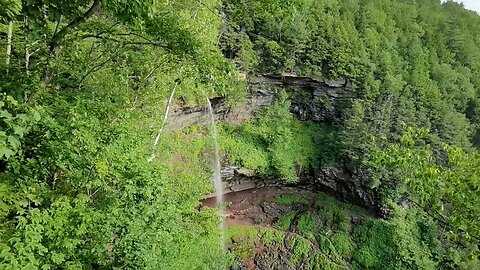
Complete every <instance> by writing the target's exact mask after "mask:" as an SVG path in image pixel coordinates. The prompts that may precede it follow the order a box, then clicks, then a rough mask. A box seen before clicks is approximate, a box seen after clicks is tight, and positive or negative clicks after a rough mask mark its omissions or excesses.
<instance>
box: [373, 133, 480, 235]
mask: <svg viewBox="0 0 480 270" xmlns="http://www.w3.org/2000/svg"><path fill="white" fill-rule="evenodd" d="M427 134H428V131H426V130H415V129H407V131H406V132H405V134H403V135H402V136H401V137H400V139H399V142H398V143H397V144H391V145H390V146H389V147H388V148H386V149H385V150H384V151H382V150H380V149H376V151H375V152H373V153H372V156H371V163H372V167H375V168H377V172H378V173H379V174H381V175H382V176H381V177H382V178H383V179H385V180H389V179H392V178H393V179H397V180H400V181H401V183H402V184H403V185H404V189H403V193H405V192H408V193H407V194H412V198H413V199H414V201H416V202H418V204H419V205H421V206H422V207H425V209H426V210H427V211H429V212H431V213H432V214H434V215H435V216H436V217H437V218H439V219H441V220H443V221H445V222H448V223H449V224H450V225H451V226H452V228H451V229H453V230H455V233H462V234H464V237H466V238H467V239H469V238H470V236H471V235H473V236H474V237H478V234H479V232H480V228H479V226H480V220H479V219H478V212H479V211H480V208H479V205H480V201H478V196H476V195H475V193H476V190H475V189H472V188H471V187H475V186H478V185H479V180H478V179H479V176H478V166H479V165H480V163H479V160H480V159H479V155H478V153H477V152H474V153H468V152H465V151H464V150H462V149H461V148H459V147H455V146H450V145H447V144H443V143H442V144H441V145H435V144H425V140H426V139H428V137H426V136H427ZM427 142H428V141H427Z"/></svg>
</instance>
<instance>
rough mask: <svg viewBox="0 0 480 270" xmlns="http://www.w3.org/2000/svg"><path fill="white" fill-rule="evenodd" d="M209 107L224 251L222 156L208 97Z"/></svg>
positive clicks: (216, 194)
mask: <svg viewBox="0 0 480 270" xmlns="http://www.w3.org/2000/svg"><path fill="white" fill-rule="evenodd" d="M207 105H208V110H209V112H210V117H211V124H212V133H213V134H212V135H213V142H214V151H215V153H214V154H215V155H214V156H213V184H214V187H215V197H216V199H217V206H219V209H218V215H219V216H220V217H221V219H222V220H221V222H220V225H219V227H220V243H221V246H222V249H224V248H225V220H224V219H225V218H224V213H223V206H222V203H223V184H222V177H221V175H220V169H221V167H220V155H219V147H218V132H217V126H216V125H215V115H214V113H213V109H212V103H211V102H210V99H208V97H207Z"/></svg>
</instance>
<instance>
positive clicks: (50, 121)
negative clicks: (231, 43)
mask: <svg viewBox="0 0 480 270" xmlns="http://www.w3.org/2000/svg"><path fill="white" fill-rule="evenodd" d="M27 2H28V1H27ZM27 2H23V9H22V10H21V11H20V13H19V14H18V18H17V19H20V18H21V20H16V21H15V24H14V26H15V27H14V32H13V44H12V54H11V57H12V59H11V61H10V64H9V65H8V66H6V65H5V64H4V63H5V61H2V62H1V63H0V70H1V71H2V72H0V74H1V75H0V89H1V92H2V93H5V94H2V96H1V101H0V102H1V103H0V105H1V106H0V128H1V129H0V133H1V134H0V148H1V147H3V148H1V149H0V155H1V156H0V268H1V269H12V270H13V269H23V268H24V269H97V268H101V269H198V268H200V269H211V268H218V269H220V268H225V267H226V266H225V265H226V264H227V263H229V261H228V260H229V258H228V256H227V257H226V256H225V254H223V252H222V251H221V250H220V248H219V246H220V241H219V239H220V237H219V236H220V235H219V231H218V222H219V220H218V216H217V213H216V211H214V210H205V211H198V209H197V208H198V206H199V200H200V199H201V198H202V196H203V195H204V194H206V193H209V192H211V189H212V187H211V183H210V176H211V169H210V166H209V162H208V157H206V156H205V153H207V152H209V151H211V148H212V144H211V141H210V139H209V138H207V137H205V136H198V133H202V134H205V131H204V130H194V129H193V130H189V131H185V132H184V133H179V134H169V133H167V134H162V139H161V141H160V143H159V144H158V145H157V148H156V149H153V151H154V152H155V154H156V155H155V156H156V159H154V160H153V161H152V162H148V161H147V159H148V157H149V156H150V155H151V152H152V144H153V141H154V139H155V136H156V135H157V132H158V130H159V128H160V125H161V123H162V118H163V115H164V109H165V103H166V100H167V99H168V97H169V95H170V93H171V91H172V89H173V88H174V87H175V85H177V86H176V95H175V98H176V100H177V98H178V99H182V100H183V101H185V103H186V104H195V103H196V102H197V101H201V102H202V104H203V102H204V100H205V97H206V96H208V95H229V94H232V95H231V96H232V97H239V96H242V93H244V92H243V89H242V88H239V87H238V86H235V84H234V81H236V79H235V78H236V74H235V68H234V65H233V63H230V62H229V61H228V60H226V59H224V58H223V57H222V55H221V53H220V50H219V49H217V48H216V47H215V44H216V41H217V38H218V37H217V28H218V27H219V25H220V18H219V16H218V14H216V13H212V12H211V11H210V10H209V9H208V8H215V7H217V5H218V3H217V2H216V1H203V2H202V3H203V4H204V5H201V6H197V5H196V4H197V2H196V1H182V2H178V1H176V2H175V3H173V2H171V1H170V2H168V1H161V2H156V3H155V4H154V3H153V2H150V1H144V2H141V1H140V2H139V1H133V2H128V3H126V2H124V3H120V2H121V1H102V12H99V13H96V14H94V15H92V16H89V17H86V18H85V21H80V23H79V24H78V26H76V27H70V26H67V25H68V24H69V23H70V22H72V21H74V20H75V18H77V17H78V16H80V15H81V14H85V12H86V10H87V9H89V8H90V7H91V6H92V4H93V1H70V2H68V3H67V2H65V1H50V2H48V3H40V2H38V1H36V2H35V1H33V2H32V1H30V2H28V3H27ZM207 7H208V8H207ZM57 24H58V25H57ZM167 26H168V27H167ZM156 27H161V28H162V29H158V28H157V29H156V30H155V28H156ZM62 29H66V34H65V35H64V36H61V37H59V39H58V40H53V36H55V33H59V32H61V31H62ZM2 30H3V28H2ZM157 30H159V31H157ZM160 30H161V31H160ZM54 41H55V42H54ZM52 46H53V47H54V48H53V51H52V48H51V47H52ZM25 48H28V53H29V54H31V55H30V56H31V57H30V59H29V60H30V62H29V63H28V64H29V65H28V67H27V66H26V65H27V63H26V62H25ZM4 51H5V50H4V49H2V56H3V52H4ZM186 52H188V55H186V54H185V53H186ZM27 68H28V70H27Z"/></svg>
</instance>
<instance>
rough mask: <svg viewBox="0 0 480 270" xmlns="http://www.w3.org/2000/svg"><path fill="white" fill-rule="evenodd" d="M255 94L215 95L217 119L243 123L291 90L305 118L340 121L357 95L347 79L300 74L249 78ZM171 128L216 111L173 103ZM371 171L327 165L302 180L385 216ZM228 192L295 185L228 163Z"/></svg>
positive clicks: (295, 109)
mask: <svg viewBox="0 0 480 270" xmlns="http://www.w3.org/2000/svg"><path fill="white" fill-rule="evenodd" d="M248 88H249V94H248V96H247V98H246V103H245V104H244V105H243V106H238V107H237V108H235V109H233V108H231V107H230V106H228V105H227V104H226V103H225V100H224V98H222V97H218V98H214V99H212V100H211V103H212V107H213V110H214V113H215V117H216V120H217V121H224V122H228V123H233V124H241V123H244V122H245V121H247V120H248V119H249V118H250V117H252V116H253V115H254V114H255V112H256V111H258V110H259V109H261V108H262V107H266V106H269V105H272V104H273V103H274V102H275V100H276V98H277V94H278V92H279V91H280V90H282V89H283V90H286V91H287V92H288V93H289V94H290V97H291V98H290V104H291V105H290V111H291V112H292V113H293V114H294V115H295V116H296V117H297V118H298V119H299V120H301V121H313V122H321V123H326V124H335V123H339V122H340V121H341V111H342V106H343V104H344V103H345V102H348V101H349V100H351V98H353V94H352V84H351V82H350V81H348V80H346V79H339V80H324V79H315V78H307V77H298V76H270V75H264V76H256V77H250V78H249V79H248ZM169 118H170V121H169V124H168V126H167V127H166V128H167V129H169V130H171V131H174V130H180V129H182V128H185V127H188V126H191V125H208V124H210V121H211V119H210V115H209V114H208V112H207V110H206V109H205V108H203V107H190V108H185V107H176V108H173V110H172V113H171V115H170V116H169ZM364 178H365V177H364V176H362V175H360V174H357V173H355V172H350V171H349V170H348V169H347V168H338V167H327V168H322V169H318V170H314V171H308V172H304V173H303V175H302V176H301V177H300V179H301V181H300V182H299V183H297V184H296V185H300V186H305V187H307V188H308V189H310V190H321V191H324V192H327V193H330V194H332V195H334V196H335V197H337V198H338V199H340V200H344V201H349V202H351V203H354V204H356V205H360V206H362V207H365V208H368V209H371V210H372V211H373V212H375V213H377V214H378V215H380V216H384V213H383V210H382V208H381V204H380V202H379V196H378V194H377V193H376V191H375V190H372V189H370V188H368V187H367V186H366V184H365V183H364V182H365V179H364ZM222 179H223V180H224V183H225V184H224V193H231V192H239V191H243V190H248V189H258V188H262V187H275V186H277V187H278V186H286V185H291V184H288V183H286V182H284V181H282V180H280V179H275V178H270V177H266V176H263V175H255V174H254V173H253V172H250V171H247V170H245V169H243V168H238V167H235V166H228V165H226V166H224V167H223V168H222Z"/></svg>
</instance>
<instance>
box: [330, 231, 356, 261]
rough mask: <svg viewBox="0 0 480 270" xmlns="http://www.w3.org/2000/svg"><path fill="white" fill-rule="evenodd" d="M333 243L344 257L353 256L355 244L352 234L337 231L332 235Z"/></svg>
mask: <svg viewBox="0 0 480 270" xmlns="http://www.w3.org/2000/svg"><path fill="white" fill-rule="evenodd" d="M331 240H332V245H333V246H334V247H335V249H336V251H337V252H338V253H340V254H341V255H342V256H343V257H345V258H349V257H351V256H352V254H353V251H354V246H353V243H352V240H351V239H350V236H349V235H348V234H347V233H345V232H337V233H335V234H334V235H333V236H332V239H331Z"/></svg>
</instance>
